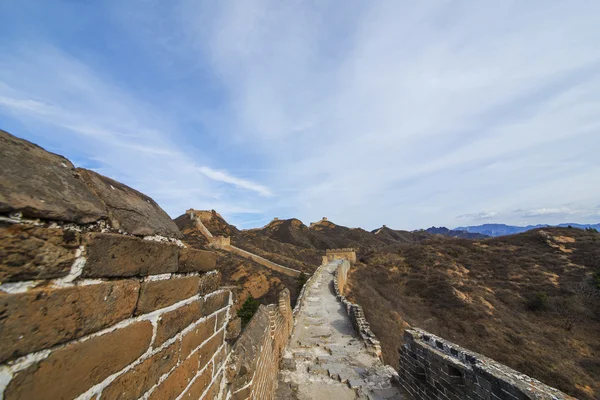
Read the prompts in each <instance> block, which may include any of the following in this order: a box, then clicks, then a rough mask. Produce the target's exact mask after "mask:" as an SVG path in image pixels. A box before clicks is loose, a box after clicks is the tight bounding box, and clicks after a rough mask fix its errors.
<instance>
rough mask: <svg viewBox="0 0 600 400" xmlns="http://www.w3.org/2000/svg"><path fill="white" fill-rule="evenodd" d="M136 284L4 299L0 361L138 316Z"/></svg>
mask: <svg viewBox="0 0 600 400" xmlns="http://www.w3.org/2000/svg"><path fill="white" fill-rule="evenodd" d="M138 291H139V283H138V282H137V281H133V280H124V281H114V282H103V283H99V284H96V285H89V286H76V287H67V288H60V289H52V288H47V289H32V290H30V291H28V292H25V293H17V294H0V315H2V316H4V317H3V319H2V320H1V322H0V337H2V340H0V362H2V361H6V360H8V359H13V358H16V357H19V356H23V355H25V354H28V353H31V352H34V351H38V350H42V349H46V348H49V347H51V346H54V345H56V344H59V343H64V342H66V341H69V340H72V339H76V338H79V337H82V336H84V335H87V334H89V333H92V332H95V331H98V330H100V329H103V328H106V327H108V326H110V325H113V324H115V323H117V322H119V321H121V320H123V319H125V318H128V317H130V316H131V315H132V314H133V310H134V308H135V304H136V301H137V297H138Z"/></svg>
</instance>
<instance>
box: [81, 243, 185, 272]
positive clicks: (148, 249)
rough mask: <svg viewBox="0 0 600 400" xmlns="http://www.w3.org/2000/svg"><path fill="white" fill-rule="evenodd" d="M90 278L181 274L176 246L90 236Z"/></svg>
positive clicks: (88, 253)
mask: <svg viewBox="0 0 600 400" xmlns="http://www.w3.org/2000/svg"><path fill="white" fill-rule="evenodd" d="M87 240H88V244H87V246H86V249H87V261H86V265H85V269H84V272H83V276H84V277H86V278H114V277H130V276H147V275H156V274H164V273H169V272H175V271H177V254H178V248H177V246H176V245H174V244H169V243H161V242H155V241H151V240H142V239H138V238H134V237H129V236H123V235H118V234H114V233H91V234H89V236H88V238H87Z"/></svg>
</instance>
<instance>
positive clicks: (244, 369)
mask: <svg viewBox="0 0 600 400" xmlns="http://www.w3.org/2000/svg"><path fill="white" fill-rule="evenodd" d="M292 328H293V319H292V308H291V306H290V292H289V290H287V289H285V290H283V291H282V292H281V293H279V299H278V304H277V305H275V304H270V305H268V306H264V305H261V306H260V307H259V309H258V311H257V312H256V314H254V316H253V317H252V320H250V322H249V323H248V325H247V327H246V329H245V330H244V332H243V333H242V335H241V336H240V337H239V339H238V340H237V342H236V343H235V345H234V346H233V349H232V351H231V357H230V359H229V362H228V363H227V367H226V374H227V380H228V381H229V382H231V385H230V387H229V390H230V392H231V394H232V396H231V399H232V400H238V399H239V400H241V399H261V400H263V399H264V400H269V399H273V398H274V393H275V389H276V385H277V376H278V374H279V360H280V359H281V355H282V353H283V349H284V348H285V346H286V345H287V342H288V340H289V337H290V334H291V332H292Z"/></svg>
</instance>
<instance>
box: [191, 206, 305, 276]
mask: <svg viewBox="0 0 600 400" xmlns="http://www.w3.org/2000/svg"><path fill="white" fill-rule="evenodd" d="M186 214H187V215H189V216H190V218H191V219H192V220H193V221H195V223H196V227H197V228H198V229H199V230H200V232H202V234H203V235H204V237H206V239H207V240H208V241H209V246H210V247H211V248H213V249H219V250H224V251H228V252H230V253H234V254H237V255H238V256H241V257H243V258H247V259H249V260H252V261H254V262H256V263H257V264H260V265H262V266H263V267H267V268H269V269H272V270H273V271H277V272H280V273H282V274H285V275H288V276H292V277H294V278H295V277H298V276H300V275H301V274H302V271H298V270H297V269H293V268H288V267H284V266H283V265H280V264H277V263H275V262H273V261H271V260H267V259H266V258H264V257H261V256H259V255H257V254H254V253H251V252H249V251H246V250H243V249H240V248H239V247H236V246H232V245H231V238H230V237H227V236H213V235H212V234H211V233H210V231H209V230H208V229H207V228H206V226H205V225H204V224H203V222H202V218H203V216H204V218H205V220H207V219H209V216H211V215H212V214H211V212H210V211H198V210H194V209H189V210H187V211H186Z"/></svg>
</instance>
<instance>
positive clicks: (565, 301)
mask: <svg viewBox="0 0 600 400" xmlns="http://www.w3.org/2000/svg"><path fill="white" fill-rule="evenodd" d="M362 260H363V261H364V264H359V265H358V266H357V268H354V269H353V270H352V272H351V276H350V279H349V281H350V282H349V283H350V288H351V289H350V297H351V298H352V299H353V300H354V301H357V302H358V303H359V304H361V305H362V306H363V307H364V309H365V314H366V317H367V319H368V320H369V322H370V323H371V326H372V329H373V331H374V332H375V334H376V335H377V336H378V338H379V339H380V340H381V342H382V345H383V352H384V358H385V361H386V362H387V363H389V364H391V365H394V366H397V365H398V355H397V349H398V348H399V347H400V346H401V345H402V343H401V340H402V335H401V334H400V332H401V331H402V329H404V328H405V327H406V326H408V325H409V324H410V325H413V326H418V327H421V328H424V329H426V330H429V331H431V332H432V333H434V334H437V335H439V336H442V337H444V338H447V339H449V340H452V341H454V342H456V343H458V344H460V345H462V346H465V347H467V348H469V349H472V350H474V351H477V352H480V353H482V354H484V355H486V356H488V357H491V358H493V359H495V360H497V361H499V362H501V363H504V364H506V365H508V366H510V367H512V368H514V369H516V370H518V371H521V372H523V373H526V374H528V375H531V376H533V377H535V378H538V379H540V380H541V381H543V382H545V383H547V384H549V385H551V386H554V387H557V388H559V389H560V390H563V391H565V392H566V393H569V394H571V395H574V396H576V397H578V398H581V399H596V398H600V234H598V233H594V232H586V231H583V230H579V229H568V228H544V229H538V230H534V231H529V232H525V233H521V234H518V235H513V236H506V237H500V238H493V239H486V240H480V241H472V240H467V239H458V238H456V239H455V238H446V237H442V236H438V235H436V236H435V237H432V238H431V239H428V240H425V241H422V242H420V243H416V244H414V243H405V244H397V245H394V246H388V247H386V248H384V249H382V250H376V251H372V252H370V253H368V254H366V255H365V256H364V257H363V259H362Z"/></svg>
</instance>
